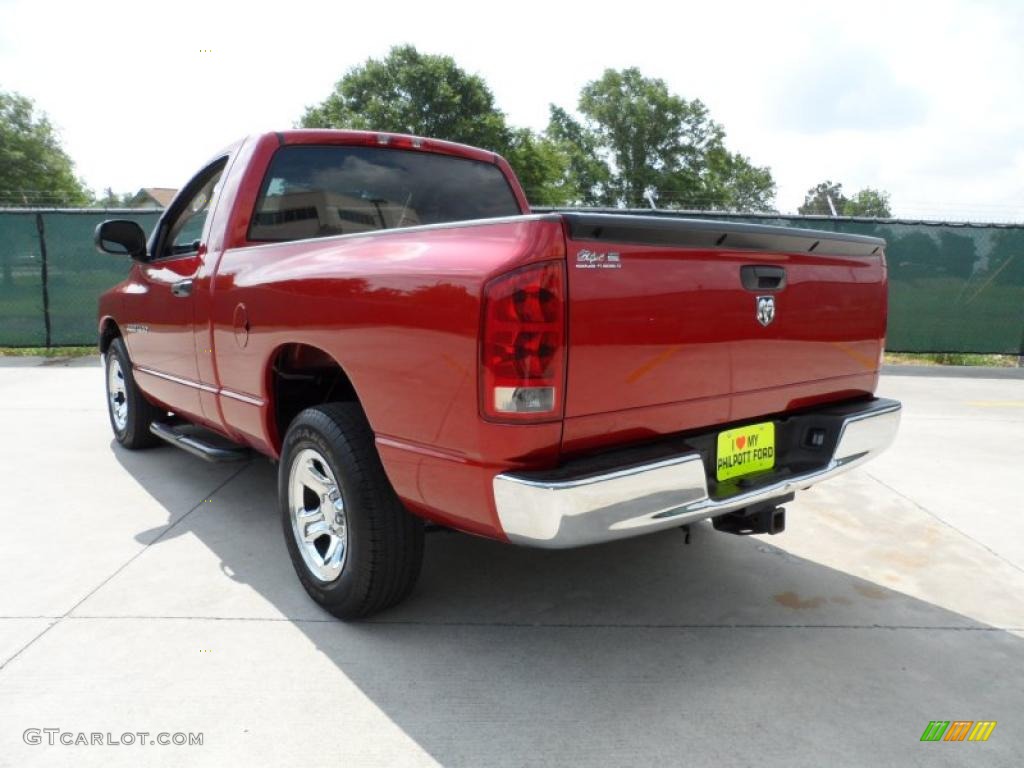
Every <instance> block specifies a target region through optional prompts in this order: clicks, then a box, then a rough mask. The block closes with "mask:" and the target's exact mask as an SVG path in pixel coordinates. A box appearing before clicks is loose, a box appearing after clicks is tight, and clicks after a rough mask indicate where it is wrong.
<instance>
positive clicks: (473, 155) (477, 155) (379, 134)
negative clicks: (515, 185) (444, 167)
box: [264, 128, 499, 164]
mask: <svg viewBox="0 0 1024 768" xmlns="http://www.w3.org/2000/svg"><path fill="white" fill-rule="evenodd" d="M264 135H266V136H275V135H276V136H277V139H278V141H279V142H280V143H281V144H282V145H294V144H320V145H323V144H347V145H356V146H381V147H397V148H399V149H419V150H423V151H426V152H437V153H440V154H445V155H452V156H454V157H463V158H466V159H467V160H478V161H481V162H485V163H495V164H496V163H498V158H499V155H498V154H496V153H494V152H488V151H487V150H485V149H479V148H477V147H471V146H469V145H467V144H459V143H457V142H454V141H442V140H441V139H430V138H427V137H425V136H413V135H411V134H407V133H392V132H390V131H352V130H336V129H331V128H292V129H289V130H287V131H271V132H268V133H266V134H264Z"/></svg>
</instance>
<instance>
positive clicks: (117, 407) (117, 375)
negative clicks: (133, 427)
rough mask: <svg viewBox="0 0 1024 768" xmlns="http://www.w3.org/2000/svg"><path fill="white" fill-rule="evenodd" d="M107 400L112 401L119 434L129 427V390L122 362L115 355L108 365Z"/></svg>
mask: <svg viewBox="0 0 1024 768" xmlns="http://www.w3.org/2000/svg"><path fill="white" fill-rule="evenodd" d="M107 399H108V400H109V401H110V403H109V404H110V415H111V417H113V419H114V426H115V427H116V428H117V431H118V432H121V431H123V430H124V428H125V427H126V426H128V388H127V385H126V383H125V380H124V371H122V370H121V361H120V360H118V359H117V357H115V356H114V355H111V356H110V362H109V363H108V364H107Z"/></svg>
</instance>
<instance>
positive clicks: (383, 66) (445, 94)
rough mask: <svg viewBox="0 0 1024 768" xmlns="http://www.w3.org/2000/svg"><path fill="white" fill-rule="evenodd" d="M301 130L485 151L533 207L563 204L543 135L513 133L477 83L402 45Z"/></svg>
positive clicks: (342, 85)
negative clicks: (415, 138) (509, 170)
mask: <svg viewBox="0 0 1024 768" xmlns="http://www.w3.org/2000/svg"><path fill="white" fill-rule="evenodd" d="M299 124H300V125H301V126H302V127H304V128H354V129H362V130H375V131H389V132H397V133H412V134H417V135H420V136H427V137H431V138H436V139H446V140H448V141H458V142H461V143H463V144H471V145H473V146H476V147H481V148H483V149H489V150H491V151H493V152H497V153H499V154H501V155H502V156H504V157H505V158H506V159H507V160H508V161H509V163H510V164H511V165H512V167H513V169H514V170H515V171H516V175H517V176H518V177H519V181H520V182H521V183H522V185H523V187H524V188H525V189H526V190H527V194H528V196H529V197H530V199H531V200H533V201H535V202H561V196H562V193H561V192H560V191H559V190H561V189H562V188H563V187H564V186H565V179H564V177H565V165H566V162H567V161H566V158H565V156H564V152H563V151H562V150H561V149H560V148H559V147H558V146H557V145H555V144H554V143H552V142H550V141H548V140H547V139H546V138H544V137H542V136H538V135H536V134H534V133H532V132H530V131H527V130H522V129H520V130H517V129H513V128H511V127H510V126H509V125H508V123H507V122H506V120H505V115H504V113H503V112H501V110H499V109H498V108H497V106H496V105H495V103H494V94H493V93H491V90H490V89H489V88H488V87H487V84H486V83H485V82H484V80H483V78H481V77H480V76H478V75H472V74H469V73H467V72H466V71H465V70H463V69H461V68H460V67H459V66H458V65H456V63H455V60H454V59H452V58H451V57H450V56H435V55H432V54H426V53H420V52H419V51H418V50H416V48H415V47H413V46H411V45H403V46H396V47H394V48H392V49H391V51H390V52H389V53H388V55H387V56H386V57H384V58H383V59H373V58H371V59H367V61H366V62H365V63H364V64H362V65H360V66H357V67H353V68H352V69H350V70H348V72H346V73H345V74H344V75H343V76H342V78H341V79H340V80H339V81H338V82H337V83H336V84H335V86H334V90H333V91H332V92H331V94H330V95H329V96H328V97H327V98H326V99H325V100H324V101H323V102H321V103H320V104H317V105H316V106H312V107H309V108H308V109H307V110H306V112H305V114H304V115H303V116H302V119H301V120H300V122H299Z"/></svg>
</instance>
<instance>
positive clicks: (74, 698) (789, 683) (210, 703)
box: [0, 361, 1024, 767]
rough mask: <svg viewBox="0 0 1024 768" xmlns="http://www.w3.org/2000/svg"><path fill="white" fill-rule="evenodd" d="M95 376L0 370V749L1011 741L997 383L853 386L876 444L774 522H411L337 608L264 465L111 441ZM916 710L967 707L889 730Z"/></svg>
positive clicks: (181, 759)
mask: <svg viewBox="0 0 1024 768" xmlns="http://www.w3.org/2000/svg"><path fill="white" fill-rule="evenodd" d="M102 388H103V383H102V375H101V371H100V369H99V368H98V367H96V366H95V365H89V362H88V361H86V362H85V363H79V364H77V365H76V366H73V367H62V366H59V365H58V366H45V367H25V366H24V365H22V366H15V367H0V423H2V424H3V430H4V436H5V438H6V439H5V440H3V441H0V473H2V485H0V585H2V588H0V766H19V767H20V766H30V765H65V764H69V763H72V762H73V763H75V764H83V765H92V764H95V765H104V766H107V765H114V766H116V765H131V766H134V765H139V764H146V765H149V764H154V765H224V764H228V763H229V762H230V763H237V762H240V761H243V760H244V761H246V762H250V763H253V764H256V765H296V764H301V763H305V764H312V763H314V762H316V763H325V764H337V765H346V766H351V765H379V764H388V765H436V764H442V765H466V766H479V765H488V766H490V765H499V766H506V765H507V766H521V765H522V766H525V765H530V766H535V765H557V766H564V765H647V764H652V763H671V764H687V765H694V766H702V765H709V766H710V765H715V766H720V765H732V764H736V765H755V764H756V765H787V766H793V765H796V766H799V765H807V766H821V765H865V764H871V763H874V764H879V765H928V766H934V765H972V764H976V765H986V766H992V765H1011V764H1013V765H1016V764H1018V763H1019V756H1020V755H1021V754H1024V685H1022V683H1024V674H1022V673H1021V671H1020V670H1021V668H1022V664H1024V522H1022V519H1021V514H1020V513H1021V504H1020V492H1019V487H1018V486H1016V485H1015V483H1019V482H1020V480H1021V479H1022V475H1024V471H1022V466H1024V449H1022V448H1021V447H1020V446H1021V445H1024V381H1020V380H990V379H974V378H972V379H959V378H930V377H929V378H910V377H900V376H888V377H885V378H883V384H882V387H881V389H880V393H879V394H882V395H886V396H890V397H896V398H899V399H901V400H903V401H904V405H905V412H904V421H903V428H902V431H901V434H900V437H899V438H898V440H897V443H896V445H895V446H894V447H893V449H892V450H891V451H890V452H889V453H888V454H886V455H885V456H884V457H883V458H881V459H880V460H878V461H877V462H875V463H874V464H871V465H868V466H866V467H864V468H862V469H859V470H855V471H853V472H851V473H850V474H848V475H846V476H844V477H842V478H838V479H836V480H835V481H833V482H832V483H829V484H825V485H822V486H819V487H818V488H816V489H814V490H812V491H810V492H806V493H804V494H803V495H801V496H798V498H797V500H796V502H794V503H792V504H790V505H788V510H789V515H788V520H787V524H788V526H789V528H788V530H787V531H786V532H785V533H784V534H782V535H780V536H775V537H749V538H740V537H733V536H728V535H725V534H720V533H716V532H714V531H713V530H712V529H711V527H710V525H701V526H698V527H697V528H696V530H695V531H694V535H693V538H692V542H691V543H690V544H689V545H686V544H685V543H684V537H683V536H682V535H681V534H680V533H679V532H677V531H669V532H666V533H662V534H656V535H652V536H648V537H645V538H641V539H634V540H631V541H625V542H619V543H615V544H609V545H604V546H599V547H592V548H587V549H583V550H577V551H569V552H544V551H532V550H524V549H516V548H513V547H509V546H504V545H500V544H496V543H491V542H487V541H482V540H477V539H473V538H470V537H467V536H462V535H459V534H450V533H435V534H431V535H430V536H429V537H428V540H427V555H426V563H425V568H424V573H423V576H422V579H421V581H420V584H419V586H418V588H417V590H416V592H415V594H414V595H413V596H412V598H411V599H410V600H409V601H408V602H407V603H405V604H404V605H402V606H400V607H398V608H397V609H394V610H392V611H389V612H387V613H385V614H382V615H381V616H379V617H377V618H375V619H374V620H372V621H369V622H363V623H359V624H348V625H346V624H342V623H339V622H337V621H335V620H334V619H333V618H332V617H330V616H328V615H327V614H325V613H324V612H323V611H321V610H320V609H319V608H318V607H317V606H316V605H315V604H314V603H313V602H312V601H310V600H309V599H308V598H307V596H306V595H305V593H304V592H303V591H302V589H301V587H300V586H299V584H298V581H297V580H296V578H295V576H294V574H293V572H292V568H291V564H290V563H289V561H288V556H287V553H286V551H285V547H284V542H283V540H282V535H281V529H280V524H279V522H278V520H277V516H276V513H275V471H274V467H273V466H272V465H271V464H270V463H269V462H266V461H264V460H262V459H257V460H254V461H252V462H250V463H248V464H244V465H220V466H217V465H209V464H206V463H204V462H202V461H200V460H198V459H195V458H193V457H191V456H189V455H186V454H184V453H182V452H180V451H176V450H175V449H173V448H169V447H167V448H158V449H154V450H151V451H145V452H139V453H130V452H126V451H123V450H121V449H120V448H119V447H116V446H115V445H114V444H113V441H112V439H111V435H110V429H109V425H108V424H107V417H106V413H105V410H104V407H103V397H102ZM936 719H940V720H958V719H959V720H982V719H985V720H996V721H998V723H999V724H998V726H997V727H996V729H995V730H994V732H993V734H992V736H991V738H990V739H989V741H988V742H987V743H984V744H976V743H926V744H923V743H921V742H920V741H919V738H920V736H921V734H922V732H923V731H924V729H925V726H926V725H927V724H928V722H929V721H930V720H936ZM29 728H39V729H42V728H59V729H61V730H62V731H66V732H72V733H77V732H85V733H86V734H89V733H92V732H100V733H104V734H106V733H108V732H109V733H110V734H111V735H112V736H113V737H114V738H118V737H119V736H120V734H122V733H124V732H137V731H148V732H150V733H151V734H156V733H157V732H161V731H166V732H170V733H173V732H202V733H203V744H202V746H198V745H192V746H188V745H185V746H150V745H148V744H147V745H137V744H136V745H131V746H127V745H118V746H112V745H105V746H98V745H97V746H64V745H61V744H59V743H58V744H55V745H53V746H49V745H47V744H46V743H45V740H44V743H43V744H40V745H29V744H25V743H24V740H23V732H24V731H25V730H26V729H29ZM44 738H45V737H44Z"/></svg>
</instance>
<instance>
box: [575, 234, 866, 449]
mask: <svg viewBox="0 0 1024 768" xmlns="http://www.w3.org/2000/svg"><path fill="white" fill-rule="evenodd" d="M565 222H566V231H567V236H568V241H569V242H568V246H567V257H568V281H569V290H568V295H569V355H568V371H567V374H568V376H567V389H566V411H565V415H566V424H565V434H564V447H565V449H566V450H567V451H570V452H571V451H573V450H574V449H580V450H583V449H589V448H594V447H599V446H601V445H605V444H616V443H621V442H623V441H624V440H640V439H644V438H648V437H653V436H656V435H661V434H668V433H673V432H680V431H683V430H690V429H697V428H700V427H706V426H710V425H713V424H722V423H728V422H736V421H744V420H749V419H751V418H754V417H757V416H761V415H765V414H770V413H779V412H782V411H786V410H791V409H794V408H800V407H805V406H811V405H816V404H819V403H823V402H828V401H832V400H840V399H847V398H852V397H857V396H863V395H867V394H870V393H871V392H873V391H874V388H875V385H876V384H877V376H878V373H877V372H878V367H879V358H880V354H881V350H882V346H883V343H884V335H885V322H886V273H885V257H884V246H885V243H884V241H882V240H880V239H877V238H870V237H863V236H856V235H845V234H838V233H832V232H818V231H814V230H800V229H789V228H782V227H765V226H758V225H749V224H736V223H729V222H717V221H703V220H686V219H667V218H655V217H646V216H644V217H641V216H625V215H604V214H565Z"/></svg>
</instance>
